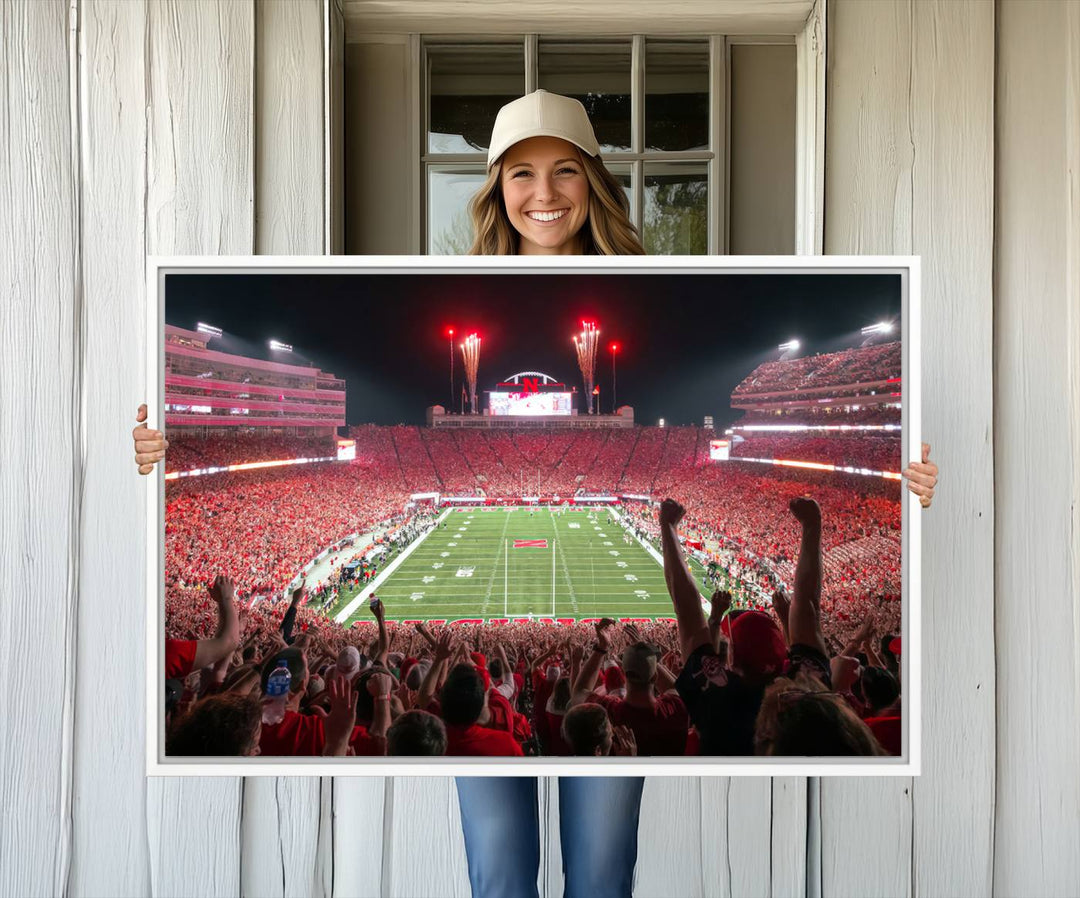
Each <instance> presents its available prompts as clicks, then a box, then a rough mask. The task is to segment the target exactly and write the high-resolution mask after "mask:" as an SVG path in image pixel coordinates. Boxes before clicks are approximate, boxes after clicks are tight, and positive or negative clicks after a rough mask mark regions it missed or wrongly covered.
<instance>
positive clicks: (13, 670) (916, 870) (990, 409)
mask: <svg viewBox="0 0 1080 898" xmlns="http://www.w3.org/2000/svg"><path fill="white" fill-rule="evenodd" d="M340 22H341V18H340V15H339V13H338V10H337V6H336V4H335V3H334V2H333V0H329V2H328V0H259V2H253V0H227V2H221V3H216V2H207V0H171V2H170V0H160V2H158V0H154V2H142V0H139V2H127V0H6V2H3V4H2V7H0V30H2V33H0V41H2V59H0V79H2V87H3V91H2V96H3V98H4V99H3V102H4V104H5V108H4V110H3V115H2V116H0V184H2V185H3V201H2V202H0V253H2V255H0V259H2V266H0V275H2V280H0V284H2V288H0V341H2V342H0V573H2V581H0V582H2V583H3V587H2V589H3V592H2V595H3V600H4V604H3V617H2V621H3V623H2V625H0V725H2V726H3V728H4V732H5V734H6V735H5V738H4V739H3V740H2V741H0V895H5V896H6V895H10V896H20V898H21V896H34V895H61V894H70V895H73V896H83V895H86V896H98V895H100V896H143V895H154V896H202V895H221V896H231V895H246V896H264V895H265V896H285V895H289V896H292V895H303V896H307V895H312V896H350V895H371V896H381V895H386V896H407V898H412V896H423V895H433V896H434V895H439V896H442V895H462V896H464V895H467V893H468V884H467V878H466V874H465V866H464V853H463V848H462V841H461V836H460V833H459V826H458V824H459V821H458V811H457V802H456V797H455V793H454V786H453V783H452V781H450V780H448V779H442V780H422V779H419V778H396V779H385V780H384V779H374V778H373V779H347V780H346V779H342V780H329V779H327V780H318V779H315V778H307V779H280V780H272V779H268V780H262V779H250V780H246V781H245V780H239V779H206V780H197V779H179V778H176V779H154V780H147V779H146V778H145V777H144V776H143V773H142V771H143V763H144V762H143V744H144V732H145V730H144V724H143V709H144V696H143V689H142V675H141V670H142V668H143V663H144V655H143V639H144V629H145V618H144V613H143V604H144V596H143V582H144V570H143V564H144V562H143V560H142V558H143V552H142V546H143V533H144V531H145V526H146V521H145V517H144V515H143V512H142V503H141V502H140V501H139V497H140V495H141V491H142V490H143V489H145V488H146V486H147V484H146V481H144V480H142V479H140V478H139V477H138V476H137V475H136V474H135V471H134V465H133V464H132V462H131V458H130V456H131V449H130V440H129V437H128V432H129V430H130V428H131V427H132V426H133V423H134V422H133V421H132V420H131V416H132V412H133V410H134V409H135V408H136V406H137V405H138V403H139V401H141V400H142V399H143V398H144V388H143V386H142V385H141V381H142V371H143V367H144V361H145V356H144V353H145V347H144V346H143V337H142V335H143V329H144V320H145V319H144V302H145V295H144V287H143V258H144V254H146V253H177V254H182V253H207V254H224V253H235V254H245V253H250V252H256V253H285V252H288V253H322V252H324V251H326V250H327V249H328V247H331V246H333V241H334V240H335V239H339V234H340V232H339V231H335V229H334V226H335V225H337V224H339V223H338V222H335V221H331V219H332V218H333V216H331V215H330V214H329V213H330V206H331V204H334V203H335V201H336V199H337V197H338V196H339V195H340V194H339V192H338V191H335V190H333V189H328V187H327V179H328V177H332V178H334V179H336V178H338V177H339V171H338V170H336V169H335V168H334V166H333V164H330V165H329V166H328V160H329V161H330V162H331V163H332V161H333V160H334V158H335V153H336V152H337V151H338V150H339V148H338V147H332V146H331V144H330V143H329V142H328V141H329V137H330V131H331V129H328V128H327V125H326V121H327V117H328V113H329V111H330V110H333V109H334V108H335V104H336V103H337V95H336V89H335V84H334V81H333V79H332V78H331V79H330V83H329V84H328V83H327V79H326V77H325V76H324V71H326V70H327V67H326V66H325V53H326V47H327V46H329V48H330V51H331V53H332V54H333V55H334V58H336V59H337V60H340V52H341V48H340V44H338V45H337V46H335V44H334V41H330V42H329V43H327V42H326V41H325V40H324V36H325V33H326V29H327V27H328V26H331V27H332V30H333V32H334V34H335V35H336V36H338V38H340V33H341V31H340ZM828 50H829V61H828V73H827V79H828V115H827V134H826V159H827V162H826V166H827V167H826V205H825V210H826V215H825V249H826V252H832V253H902V254H907V253H915V254H919V255H921V256H922V257H923V277H924V283H923V297H924V312H923V334H924V353H923V355H924V359H925V373H924V384H925V386H924V407H925V413H924V417H925V421H924V429H925V432H926V433H927V434H928V435H929V438H930V441H931V442H932V443H933V444H934V457H935V458H936V460H937V461H938V462H939V464H940V465H941V467H942V469H943V471H944V474H943V477H942V483H941V489H940V493H939V496H938V498H937V499H936V501H935V505H934V508H933V510H932V511H931V512H929V513H928V514H927V516H926V519H925V522H924V528H925V537H924V570H923V578H924V612H923V619H924V634H923V636H924V643H923V644H924V665H923V670H924V715H923V733H924V739H923V756H924V774H923V776H922V777H920V778H918V779H915V780H895V779H893V780H886V779H861V780H836V779H830V780H811V781H809V782H807V781H805V780H798V779H776V780H772V781H770V780H766V779H731V780H726V779H721V780H712V779H704V780H697V779H692V778H683V779H678V780H666V781H664V780H652V781H649V783H648V784H647V786H646V791H645V798H644V806H643V810H642V826H641V836H640V842H641V853H640V861H639V869H638V885H637V889H636V894H638V895H640V896H683V895H686V896H703V898H704V896H728V895H730V896H740V895H776V896H782V895H793V896H804V895H805V896H817V895H841V896H842V895H851V896H862V895H916V894H918V895H934V896H936V895H957V896H967V895H987V894H995V895H1004V896H1011V895H1027V894H1031V895H1075V894H1077V892H1078V883H1080V767H1078V765H1077V764H1076V760H1075V759H1076V757H1077V754H1078V749H1080V744H1078V743H1080V725H1078V723H1077V721H1078V720H1080V716H1078V715H1080V702H1078V700H1080V502H1078V499H1080V183H1078V179H1080V174H1078V173H1080V4H1075V3H1064V2H1056V0H1052V2H1041V3H1026V2H1016V3H1014V2H1000V3H997V4H996V5H995V4H990V3H981V2H970V3H964V2H950V0H940V2H905V0H897V2H891V0H890V2H885V0H882V2H877V3H864V2H861V0H830V4H829V22H828ZM329 70H330V71H333V66H330V67H329ZM331 117H332V114H331ZM328 170H329V171H330V172H331V174H330V175H328V174H327V172H328ZM346 174H347V173H346ZM330 235H335V236H330ZM28 659H33V661H32V662H31V663H28ZM552 785H553V784H552V783H545V784H544V789H545V797H546V802H545V805H546V807H547V820H548V821H554V820H556V819H557V817H556V814H557V809H556V807H555V806H556V804H557V790H554V789H552V788H551V786H552ZM543 842H544V846H545V849H544V859H543V874H542V878H543V880H544V883H545V885H546V887H547V890H548V894H550V895H553V896H557V895H559V894H560V886H559V868H560V858H559V849H558V838H557V829H556V828H554V827H552V826H548V827H547V828H546V831H545V834H544V840H543Z"/></svg>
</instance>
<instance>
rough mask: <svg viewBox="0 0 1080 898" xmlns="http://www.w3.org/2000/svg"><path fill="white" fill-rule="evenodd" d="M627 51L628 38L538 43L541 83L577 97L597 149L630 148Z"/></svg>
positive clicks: (628, 65) (539, 79)
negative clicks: (587, 115)
mask: <svg viewBox="0 0 1080 898" xmlns="http://www.w3.org/2000/svg"><path fill="white" fill-rule="evenodd" d="M630 54H631V44H630V41H629V40H621V41H617V42H592V41H590V42H589V43H587V44H583V43H572V42H569V41H554V40H546V41H545V40H542V41H540V44H539V66H538V68H539V72H538V76H539V78H538V84H539V87H541V88H542V89H543V90H549V91H551V92H552V93H556V94H563V95H564V96H567V97H573V98H574V99H575V100H580V101H581V103H582V105H583V106H584V107H585V111H586V112H587V113H588V114H589V119H590V121H592V125H593V130H594V131H595V132H596V139H597V141H599V143H600V152H601V153H615V152H619V151H623V152H628V151H629V150H630Z"/></svg>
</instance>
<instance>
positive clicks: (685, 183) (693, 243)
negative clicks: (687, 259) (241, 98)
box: [644, 162, 709, 256]
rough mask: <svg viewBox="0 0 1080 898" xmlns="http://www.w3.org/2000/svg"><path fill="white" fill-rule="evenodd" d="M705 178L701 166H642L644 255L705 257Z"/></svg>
mask: <svg viewBox="0 0 1080 898" xmlns="http://www.w3.org/2000/svg"><path fill="white" fill-rule="evenodd" d="M708 208H709V206H708V175H707V173H706V167H705V165H704V164H702V163H681V164H680V163H674V162H652V163H647V164H646V165H645V209H644V214H645V227H644V232H645V233H644V238H645V241H644V242H645V252H647V253H649V254H650V255H657V256H670V255H705V253H707V252H708V241H709V215H708Z"/></svg>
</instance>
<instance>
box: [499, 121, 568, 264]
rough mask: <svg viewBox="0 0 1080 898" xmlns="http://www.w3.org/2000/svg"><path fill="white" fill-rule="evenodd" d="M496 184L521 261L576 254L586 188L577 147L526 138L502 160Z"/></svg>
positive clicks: (545, 139) (556, 141) (564, 142)
mask: <svg viewBox="0 0 1080 898" xmlns="http://www.w3.org/2000/svg"><path fill="white" fill-rule="evenodd" d="M499 180H500V186H501V188H502V195H503V202H504V203H505V205H506V214H507V217H508V218H509V219H510V224H511V225H513V227H514V230H515V231H517V232H518V234H519V235H520V237H521V240H520V242H519V245H518V252H519V253H520V254H521V255H523V256H536V255H564V256H569V255H579V254H580V253H581V246H582V241H581V239H580V231H581V229H582V227H583V226H584V224H585V221H586V219H587V218H588V216H589V182H588V179H587V178H586V177H585V170H584V168H583V167H582V163H581V152H580V151H579V150H578V148H577V147H575V146H574V145H573V144H572V143H569V142H568V141H565V140H560V139H559V138H557V137H530V138H528V139H527V140H523V141H521V142H520V143H516V144H514V145H513V146H512V147H510V149H508V150H507V151H506V153H505V154H504V155H503V159H502V171H501V174H500V177H499Z"/></svg>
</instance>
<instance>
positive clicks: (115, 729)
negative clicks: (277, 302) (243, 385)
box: [69, 0, 159, 898]
mask: <svg viewBox="0 0 1080 898" xmlns="http://www.w3.org/2000/svg"><path fill="white" fill-rule="evenodd" d="M145 32H146V6H145V4H142V3H128V2H124V0H85V2H83V3H82V4H80V6H79V33H80V48H81V53H80V60H79V81H80V84H81V119H82V133H81V138H80V139H81V144H82V152H81V154H80V159H81V166H80V167H81V179H80V183H81V187H80V192H81V207H82V247H83V252H82V282H83V309H84V313H83V323H84V330H83V379H84V390H83V409H84V413H83V415H84V420H85V421H86V422H87V433H86V440H85V458H84V471H85V477H84V486H83V514H82V527H81V530H80V537H79V538H80V542H81V552H80V559H79V568H78V577H79V645H80V651H79V653H78V662H77V671H78V675H77V676H76V683H75V689H76V692H75V696H76V707H77V708H95V709H102V710H103V709H121V710H120V713H98V712H95V713H86V714H82V713H76V715H75V758H74V765H75V766H74V798H75V807H74V814H73V815H72V827H73V839H74V845H75V848H74V852H73V855H72V869H71V876H70V878H69V893H70V894H71V895H115V896H117V898H119V896H131V898H141V896H144V895H148V894H149V893H150V856H149V845H148V843H147V838H146V814H145V805H146V761H145V755H146V738H145V733H146V721H145V719H144V718H145V702H144V695H143V692H144V686H143V680H144V677H145V673H144V672H145V669H146V668H145V664H146V655H145V642H146V630H145V624H144V620H145V617H144V614H145V610H144V608H145V594H146V587H145V584H146V569H145V565H146V560H145V556H146V551H145V546H146V537H145V533H146V526H147V521H146V511H145V502H143V501H142V495H143V491H144V490H145V489H146V488H147V483H146V481H145V479H144V478H142V477H140V476H139V475H138V473H137V472H136V470H135V466H134V463H133V461H132V451H131V440H130V437H128V436H127V434H128V431H129V430H130V428H132V427H134V426H135V420H134V413H135V409H136V408H137V407H138V405H139V403H140V402H142V401H143V400H144V399H145V398H146V397H145V396H144V395H143V390H142V387H141V386H139V384H140V383H141V382H142V381H143V372H144V371H145V370H146V353H147V351H148V350H147V347H146V345H145V344H146V340H145V333H146V307H145V291H144V287H143V284H144V268H145V258H144V253H145V248H144V237H145V229H144V224H143V212H144V205H143V194H144V190H145V187H146V150H145V147H146V103H147V94H146V65H147V63H146V54H145V46H144V36H145ZM158 420H159V419H157V418H156V416H155V423H157V422H158ZM120 559H124V560H125V562H124V563H118V560H120ZM109 659H123V666H124V671H125V672H124V675H123V676H102V668H103V665H105V666H108V665H109V664H110V663H111V661H110V660H109ZM103 821H108V825H107V826H106V825H102V824H103Z"/></svg>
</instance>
